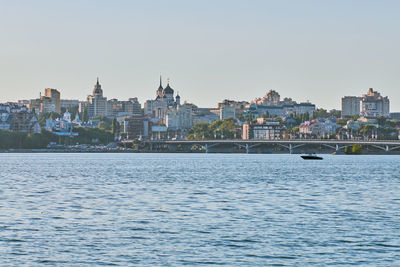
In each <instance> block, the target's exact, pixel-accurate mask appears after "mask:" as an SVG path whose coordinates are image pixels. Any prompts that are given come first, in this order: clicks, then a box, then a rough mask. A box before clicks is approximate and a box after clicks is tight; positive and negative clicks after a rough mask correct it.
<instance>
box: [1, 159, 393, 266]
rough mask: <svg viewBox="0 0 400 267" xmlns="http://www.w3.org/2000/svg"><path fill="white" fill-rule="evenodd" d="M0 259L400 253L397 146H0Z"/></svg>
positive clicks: (278, 261) (361, 260)
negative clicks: (125, 150)
mask: <svg viewBox="0 0 400 267" xmlns="http://www.w3.org/2000/svg"><path fill="white" fill-rule="evenodd" d="M0 162H1V165H0V166H1V167H0V168H1V169H0V170H1V172H0V255H1V258H0V259H1V263H0V264H1V265H4V266H21V265H24V264H25V265H27V266H36V265H61V266H88V265H91V266H94V265H116V266H129V265H140V266H149V265H151V266H157V265H185V264H186V265H200V264H203V265H211V264H216V265H229V266H232V265H237V266H254V265H276V266H293V265H296V266H299V265H300V266H301V265H338V266H343V265H346V264H358V265H363V266H365V265H373V266H377V265H381V266H395V265H400V168H399V167H400V164H399V163H400V156H332V155H327V156H325V160H323V161H303V160H302V159H300V158H299V156H298V155H245V154H0Z"/></svg>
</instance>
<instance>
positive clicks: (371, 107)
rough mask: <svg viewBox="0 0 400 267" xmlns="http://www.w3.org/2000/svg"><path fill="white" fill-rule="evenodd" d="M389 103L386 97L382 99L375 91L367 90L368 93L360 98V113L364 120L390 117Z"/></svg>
mask: <svg viewBox="0 0 400 267" xmlns="http://www.w3.org/2000/svg"><path fill="white" fill-rule="evenodd" d="M389 105H390V102H389V98H388V97H387V96H385V97H383V96H381V94H380V93H378V92H377V91H374V90H373V89H372V88H369V90H368V92H367V93H366V94H364V95H363V96H362V99H361V106H360V113H361V116H363V117H366V118H377V117H381V116H383V117H386V118H388V117H390V108H389Z"/></svg>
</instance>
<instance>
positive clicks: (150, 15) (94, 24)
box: [0, 0, 400, 112]
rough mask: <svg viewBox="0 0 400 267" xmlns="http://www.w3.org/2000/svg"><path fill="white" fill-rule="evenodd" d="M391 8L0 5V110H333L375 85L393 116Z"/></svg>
mask: <svg viewBox="0 0 400 267" xmlns="http://www.w3.org/2000/svg"><path fill="white" fill-rule="evenodd" d="M399 11H400V1H389V0H376V1H369V0H357V1H356V0H353V1H352V0H343V1H341V0H335V1H327V0H326V1H325V0H315V1H310V0H302V1H297V0H293V1H288V0H279V1H278V0H276V1H268V0H260V1H257V0H242V1H235V0H201V1H194V0H180V1H178V0H168V1H164V0H159V1H157V0H148V1H144V0H143V1H133V0H132V1H129V0H112V1H111V0H57V1H54V0H48V1H47V0H35V1H31V0H26V1H21V0H13V1H7V0H0V25H1V27H0V102H4V101H16V100H19V99H30V98H36V97H38V96H39V92H42V93H43V92H44V88H47V87H50V88H57V89H58V90H59V91H60V92H61V98H63V99H80V100H84V99H86V97H87V95H89V94H91V92H92V90H93V86H94V84H95V82H96V77H99V79H100V83H101V84H102V88H103V91H104V95H105V96H106V97H108V98H118V99H120V100H127V99H128V98H130V97H138V98H139V101H140V102H141V103H143V102H144V101H145V100H147V99H153V98H154V97H155V91H156V89H157V88H158V83H159V75H160V73H162V75H163V81H164V84H165V83H166V80H167V78H170V85H171V87H172V88H173V89H174V90H175V92H179V94H180V96H181V99H182V100H186V101H188V102H191V103H195V104H196V105H198V106H201V107H215V106H216V105H217V103H218V102H221V101H222V100H224V99H232V100H246V101H250V100H253V99H254V98H255V97H262V96H264V95H265V93H266V92H267V91H268V90H270V89H274V90H276V91H278V92H279V93H280V95H281V97H291V98H293V99H294V100H296V101H299V102H303V101H307V100H309V101H311V102H312V103H315V104H316V105H317V106H318V107H323V108H326V109H334V108H335V109H340V99H341V97H343V96H345V95H356V96H360V95H361V94H363V93H366V91H367V89H368V88H370V87H372V88H374V89H376V90H378V91H379V92H381V94H382V95H384V96H388V97H389V99H390V101H391V111H393V112H395V111H400V75H399V70H400V34H399V33H400V32H399V29H400V16H399V15H398V13H399Z"/></svg>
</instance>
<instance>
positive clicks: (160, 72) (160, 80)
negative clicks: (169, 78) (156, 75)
mask: <svg viewBox="0 0 400 267" xmlns="http://www.w3.org/2000/svg"><path fill="white" fill-rule="evenodd" d="M160 87H161V88H162V79H161V72H160Z"/></svg>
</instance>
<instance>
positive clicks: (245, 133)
mask: <svg viewBox="0 0 400 267" xmlns="http://www.w3.org/2000/svg"><path fill="white" fill-rule="evenodd" d="M242 127H243V130H242V139H244V140H249V139H257V140H279V139H281V132H282V126H281V125H280V123H279V121H274V120H267V119H264V118H258V119H257V122H256V123H254V122H250V123H244V124H243V126H242Z"/></svg>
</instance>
